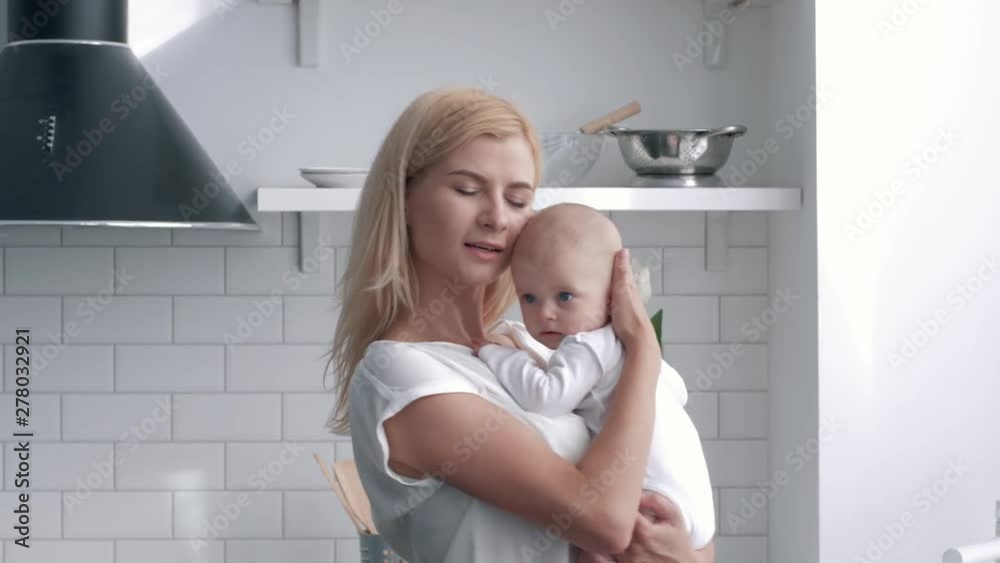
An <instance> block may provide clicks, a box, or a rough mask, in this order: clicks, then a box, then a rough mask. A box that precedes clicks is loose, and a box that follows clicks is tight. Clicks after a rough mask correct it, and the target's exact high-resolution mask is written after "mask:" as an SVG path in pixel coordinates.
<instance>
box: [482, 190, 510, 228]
mask: <svg viewBox="0 0 1000 563" xmlns="http://www.w3.org/2000/svg"><path fill="white" fill-rule="evenodd" d="M510 220H511V216H510V211H509V210H508V209H507V206H506V205H505V204H504V201H503V197H502V196H499V197H497V196H493V197H489V198H486V204H485V209H483V211H482V213H481V214H480V221H481V222H482V224H483V226H484V227H487V226H488V227H492V228H494V229H496V230H505V229H506V228H507V227H508V226H510Z"/></svg>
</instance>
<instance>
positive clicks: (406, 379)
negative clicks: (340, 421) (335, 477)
mask: <svg viewBox="0 0 1000 563" xmlns="http://www.w3.org/2000/svg"><path fill="white" fill-rule="evenodd" d="M442 393H473V394H476V395H481V390H480V389H479V388H478V387H477V386H476V385H475V384H473V382H472V381H470V380H469V379H468V378H466V377H464V376H463V375H462V374H461V373H459V372H457V371H455V370H454V369H452V368H451V367H449V366H448V365H446V364H444V363H442V362H440V361H438V360H436V359H435V358H433V357H432V356H430V355H428V354H426V353H424V352H423V351H421V350H420V349H419V348H418V347H415V346H413V345H410V344H407V343H401V342H379V343H375V344H373V345H372V347H370V348H369V350H368V351H367V352H366V354H365V356H364V358H363V359H362V361H361V362H360V363H359V364H358V367H357V369H356V370H355V372H354V377H353V378H352V380H351V385H350V389H349V396H350V419H351V441H352V444H353V448H354V458H355V462H356V463H357V464H358V470H359V472H360V473H361V475H362V476H365V475H368V476H371V475H375V476H376V477H387V478H389V479H391V481H385V480H384V479H381V478H379V479H374V480H372V481H370V482H366V483H364V485H365V488H366V491H367V489H368V487H369V485H371V486H372V489H373V491H370V492H369V496H370V497H374V496H378V493H379V492H380V491H381V492H384V493H385V494H386V496H389V497H396V496H397V495H398V493H399V492H400V491H399V490H398V489H395V487H393V485H394V484H398V485H400V486H404V487H412V486H421V485H427V484H428V483H431V482H437V481H436V480H435V479H434V478H433V477H424V478H422V479H414V478H412V477H407V476H405V475H401V474H399V473H396V472H395V471H393V470H392V469H390V468H389V443H388V440H387V439H386V435H385V421H386V419H388V418H390V417H392V416H393V415H395V414H396V413H398V412H399V411H401V410H403V408H404V407H406V405H408V404H410V403H411V402H413V401H414V400H416V399H419V398H421V397H426V396H429V395H438V394H442ZM393 482H394V483H393ZM373 493H374V494H373ZM371 500H372V504H373V507H372V508H373V509H375V506H374V505H375V503H376V501H377V499H376V498H372V499H371Z"/></svg>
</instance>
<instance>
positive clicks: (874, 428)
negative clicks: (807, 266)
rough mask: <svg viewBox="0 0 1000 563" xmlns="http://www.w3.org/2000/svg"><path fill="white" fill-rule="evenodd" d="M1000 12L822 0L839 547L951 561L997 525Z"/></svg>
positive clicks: (970, 5) (824, 540)
mask: <svg viewBox="0 0 1000 563" xmlns="http://www.w3.org/2000/svg"><path fill="white" fill-rule="evenodd" d="M897 10H898V13H895V12H897ZM894 13H895V15H894ZM998 18H1000V5H998V4H997V3H996V2H990V1H987V0H978V1H969V2H929V1H927V2H917V1H915V0H910V1H903V0H895V1H889V0H878V1H871V0H867V1H860V0H856V1H848V2H822V3H820V4H819V6H818V9H817V13H816V22H817V32H816V36H817V37H816V43H817V47H816V50H817V70H816V72H817V80H818V82H819V83H821V84H825V85H827V86H828V87H829V88H831V89H832V90H833V91H835V92H836V101H835V102H834V103H830V104H829V105H828V106H826V107H824V108H823V109H822V110H821V111H820V117H819V124H818V155H819V156H818V164H817V166H818V206H817V208H818V217H817V224H818V242H819V257H818V260H819V330H820V332H819V336H820V340H819V366H820V368H819V370H820V371H819V375H820V378H819V382H820V385H819V411H820V412H819V414H820V417H822V418H827V417H835V418H837V419H838V420H840V421H842V422H843V424H844V427H845V429H844V430H843V432H842V433H841V434H840V435H838V436H837V437H836V438H835V439H833V440H831V441H830V442H829V443H827V444H825V445H824V447H823V450H822V455H821V457H820V467H819V472H820V475H821V479H820V483H819V494H820V507H821V520H820V547H821V552H820V561H821V562H842V561H859V559H857V557H861V558H864V559H865V560H868V561H875V560H882V561H893V562H895V561H899V562H904V561H936V560H939V558H940V557H941V553H942V552H943V551H944V550H945V549H946V548H948V547H950V546H954V545H957V544H963V543H970V542H975V541H983V540H985V539H987V538H990V537H993V536H994V530H993V510H994V504H995V502H996V501H997V500H998V499H1000V448H998V444H1000V425H998V419H997V397H998V396H1000V348H998V347H997V346H996V336H997V334H998V333H1000V325H998V320H997V318H998V315H997V313H998V312H1000V276H997V273H996V272H995V271H991V270H989V269H982V266H983V264H984V262H983V261H984V260H994V259H995V258H996V257H998V256H1000V226H998V224H1000V223H998V219H1000V205H998V203H1000V195H998V194H1000V192H998V187H997V186H998V184H997V181H996V178H995V175H994V173H993V168H992V167H993V165H994V163H995V162H996V131H997V127H998V125H1000V114H998V112H997V110H996V101H997V99H998V98H1000V82H998V78H997V76H998V75H997V72H996V69H997V68H1000V39H997V35H996V22H997V21H998ZM890 26H891V27H890ZM942 130H944V131H952V132H953V133H954V135H955V140H954V141H949V140H947V139H945V138H944V137H940V136H939V135H940V133H939V131H942ZM925 151H926V152H925ZM914 159H926V160H925V161H921V163H918V162H917V161H915V160H914ZM931 160H933V163H932V164H927V165H926V166H925V165H924V164H923V162H927V163H929V162H930V161H931ZM924 167H925V168H926V169H923V168H924ZM897 182H898V184H896V183H897ZM894 185H895V189H896V193H893V188H894ZM866 213H867V214H874V215H875V216H876V217H874V218H873V219H872V220H871V221H870V222H868V221H867V219H861V218H860V217H862V216H863V215H865V214H866ZM852 226H853V227H856V229H852V230H849V228H850V227H852ZM987 278H990V279H987ZM960 286H965V287H968V288H971V289H970V290H969V291H970V293H969V295H968V297H965V296H962V294H961V293H959V291H960V290H958V289H957V288H959V287H960ZM976 290H978V293H977V292H975V291H976ZM938 315H940V317H938ZM935 324H937V326H936V327H935V326H934V325H935ZM907 341H911V342H915V344H914V345H913V348H912V349H908V346H909V345H908V344H906V343H907ZM893 354H898V355H899V358H898V359H897V360H896V361H895V364H894V358H893ZM953 465H954V466H955V467H958V466H963V467H966V468H967V469H959V470H956V469H954V468H950V466H953ZM948 481H950V482H948ZM935 487H936V490H935ZM893 530H895V532H896V536H898V537H894V536H893V535H891V533H892V531H893ZM870 542H871V543H870ZM879 543H881V547H879V546H878V544H879Z"/></svg>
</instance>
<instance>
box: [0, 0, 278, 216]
mask: <svg viewBox="0 0 1000 563" xmlns="http://www.w3.org/2000/svg"><path fill="white" fill-rule="evenodd" d="M43 4H44V5H45V6H44V7H43ZM127 22H128V15H127V0H48V1H46V2H39V1H38V0H8V1H7V39H8V41H9V43H8V44H7V45H5V46H4V47H3V48H2V49H0V226H4V225H88V226H114V227H161V228H183V227H197V228H216V229H241V230H250V231H259V230H260V227H259V226H258V225H257V224H256V222H254V220H253V218H252V217H251V216H250V213H249V212H248V211H247V209H246V207H244V205H243V203H242V202H241V201H240V199H239V197H238V196H237V195H236V194H235V193H234V192H233V190H232V188H231V186H230V185H229V184H228V182H227V181H226V178H225V177H224V176H223V174H222V173H221V172H219V170H218V169H217V168H216V167H215V165H214V164H213V163H212V161H211V159H210V158H209V156H208V154H207V153H206V152H205V150H204V149H203V148H202V147H201V145H200V144H199V143H198V141H197V140H196V139H195V137H194V135H193V134H192V133H191V130H190V129H189V128H188V127H187V125H186V124H185V123H184V121H183V120H182V119H181V117H180V116H179V115H178V114H177V112H176V111H175V110H174V108H173V107H172V106H171V105H170V103H169V102H168V101H167V99H166V97H165V96H164V94H163V91H162V90H161V89H160V88H159V87H158V86H157V84H156V82H155V80H154V78H153V77H152V76H151V75H150V73H149V72H148V71H147V70H146V69H145V67H144V66H143V65H142V63H141V62H140V61H139V59H138V57H136V55H135V53H134V52H133V51H132V49H131V48H129V46H128V45H127V42H126V40H127Z"/></svg>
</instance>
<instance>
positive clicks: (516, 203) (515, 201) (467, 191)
mask: <svg viewBox="0 0 1000 563" xmlns="http://www.w3.org/2000/svg"><path fill="white" fill-rule="evenodd" d="M455 191H456V192H458V193H460V194H462V195H468V196H473V195H476V193H477V190H475V189H469V188H455ZM507 203H510V204H511V205H513V206H514V207H516V208H518V209H524V208H525V207H528V202H526V201H521V200H519V199H508V200H507Z"/></svg>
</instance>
